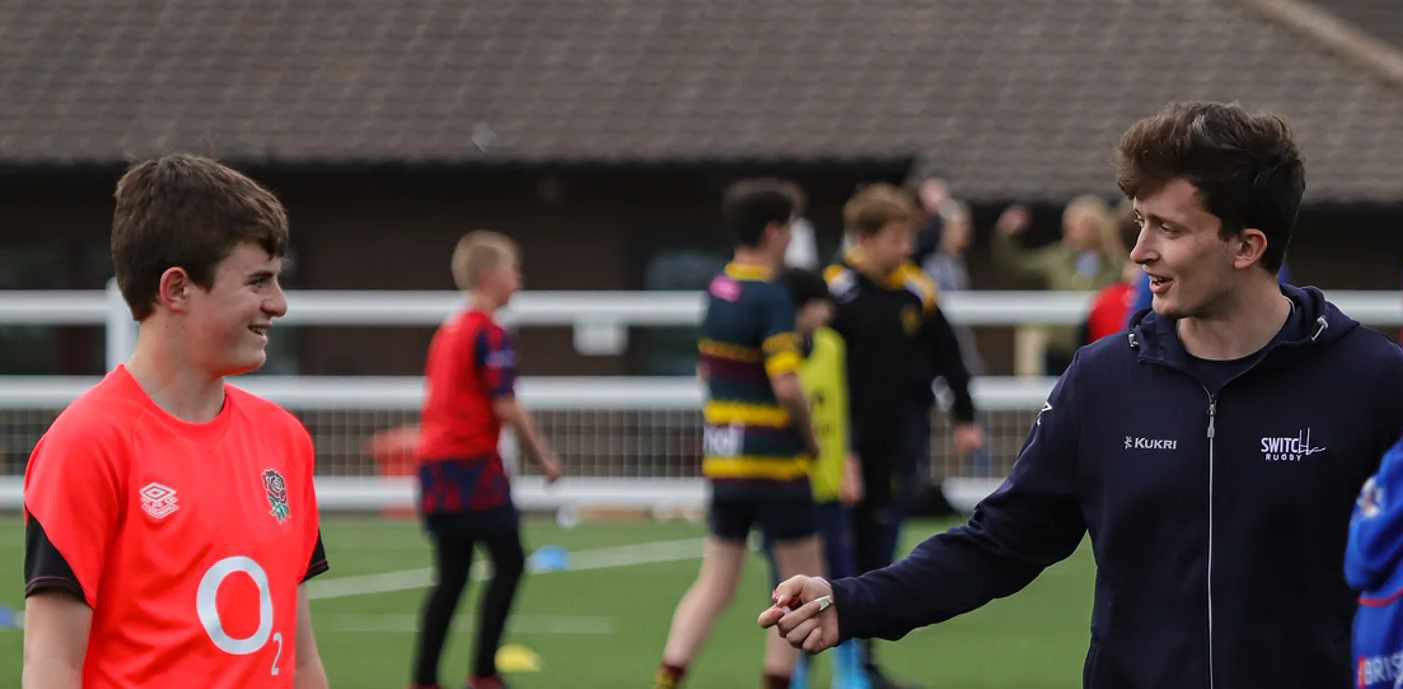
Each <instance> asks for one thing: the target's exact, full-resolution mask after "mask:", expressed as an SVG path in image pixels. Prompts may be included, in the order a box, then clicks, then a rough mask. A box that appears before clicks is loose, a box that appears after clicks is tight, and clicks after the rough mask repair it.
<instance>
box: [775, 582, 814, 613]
mask: <svg viewBox="0 0 1403 689" xmlns="http://www.w3.org/2000/svg"><path fill="white" fill-rule="evenodd" d="M807 581H808V577H806V576H804V575H802V574H800V575H797V576H793V577H790V578H788V579H785V580H784V581H782V582H780V585H779V586H776V587H775V590H774V592H773V593H771V594H770V600H771V601H774V604H775V607H776V608H792V607H794V604H795V603H797V602H799V601H801V600H803V598H801V596H802V595H803V593H804V583H805V582H807Z"/></svg>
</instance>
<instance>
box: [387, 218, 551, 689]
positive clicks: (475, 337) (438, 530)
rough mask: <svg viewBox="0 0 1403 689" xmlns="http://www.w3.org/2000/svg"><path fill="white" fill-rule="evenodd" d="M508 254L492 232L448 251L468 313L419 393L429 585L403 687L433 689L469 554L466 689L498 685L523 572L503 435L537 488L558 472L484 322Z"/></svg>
mask: <svg viewBox="0 0 1403 689" xmlns="http://www.w3.org/2000/svg"><path fill="white" fill-rule="evenodd" d="M519 266H520V262H519V260H518V252H517V249H516V244H515V243H514V242H512V240H510V239H508V238H507V237H505V236H503V235H501V234H498V233H496V232H487V231H481V230H480V231H476V232H470V233H468V234H467V235H466V236H464V237H463V238H462V239H461V240H459V242H458V246H457V248H456V249H455V250H454V252H453V259H452V268H453V280H454V282H455V283H457V285H458V288H459V289H462V290H463V291H464V292H466V293H467V295H468V308H467V309H466V310H464V311H463V312H461V313H459V314H457V315H456V316H454V317H452V318H451V319H449V320H448V322H446V323H444V324H443V326H442V327H440V328H439V330H438V332H437V333H436V334H435V335H434V339H433V342H432V343H431V344H430V345H429V354H428V364H427V367H426V368H427V370H426V375H425V380H426V384H427V387H428V391H427V396H426V398H425V400H424V412H423V415H422V418H421V421H420V423H421V430H420V441H419V457H420V465H419V496H420V503H419V508H420V512H421V513H422V515H423V519H424V526H425V528H426V530H427V531H428V533H429V538H430V540H431V541H432V542H433V548H434V570H435V577H434V580H435V582H436V583H435V584H434V586H433V588H431V589H430V590H429V593H428V596H427V597H426V598H425V599H424V608H423V611H422V614H421V616H420V626H419V639H418V645H417V647H416V649H415V656H414V669H413V673H414V677H413V682H414V684H413V686H414V687H416V688H428V687H437V686H438V665H439V657H440V655H441V654H442V652H443V643H444V640H445V638H446V637H447V635H448V627H449V623H450V622H452V620H453V612H454V609H455V608H457V606H458V600H459V599H460V598H461V597H462V595H463V590H464V588H465V587H466V586H467V583H468V572H469V570H470V569H471V568H472V558H473V547H474V546H475V545H479V544H480V545H482V546H483V547H484V548H486V549H487V552H488V554H489V555H490V556H491V557H492V581H491V582H490V583H489V584H488V585H487V590H486V592H485V593H484V594H483V597H482V604H481V606H480V608H479V619H478V631H477V636H476V638H475V639H474V652H473V666H472V677H471V679H470V680H469V682H468V687H469V688H470V689H498V688H500V687H503V686H506V685H505V683H504V682H503V681H502V678H501V676H500V675H499V674H498V673H497V664H496V657H497V646H498V645H499V644H500V643H501V640H502V629H503V628H504V627H505V626H506V622H507V614H508V613H509V612H510V610H511V604H512V598H513V597H514V596H515V595H516V588H517V584H518V583H520V581H521V574H522V571H523V569H524V568H525V555H524V553H523V552H522V547H521V535H520V532H519V529H518V516H517V512H516V507H515V506H514V505H513V504H512V497H511V485H510V483H509V482H508V480H507V474H506V471H505V470H504V469H503V467H502V457H501V455H499V454H498V453H497V443H498V440H499V438H500V436H501V431H502V425H503V424H505V425H508V426H511V427H512V428H513V429H514V430H515V431H516V432H517V435H518V437H519V438H520V439H521V440H522V441H524V442H525V444H526V448H527V450H528V451H529V453H530V455H531V456H532V457H533V458H535V460H536V462H537V463H538V464H539V465H540V468H541V473H543V474H544V475H545V478H546V481H547V482H550V483H554V482H555V481H556V480H557V479H559V478H560V474H561V468H560V461H559V460H558V459H556V456H555V453H554V452H552V451H551V448H550V446H549V445H547V443H546V441H545V439H544V438H543V437H542V436H541V434H540V432H539V431H538V430H537V429H536V425H535V423H534V422H533V421H532V420H531V417H530V416H529V415H528V414H527V413H526V412H525V410H523V409H522V408H521V405H520V403H518V402H517V400H516V396H515V393H514V387H513V386H514V384H515V380H516V351H515V349H513V347H512V342H511V337H510V336H509V335H508V334H507V333H506V331H504V330H503V329H502V326H500V325H498V324H497V322H496V321H495V320H493V314H495V313H496V312H497V310H498V309H500V308H502V307H503V306H506V304H507V302H508V301H509V300H511V297H512V294H514V293H515V292H516V291H517V289H518V288H520V286H521V271H520V267H519Z"/></svg>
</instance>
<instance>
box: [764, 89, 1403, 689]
mask: <svg viewBox="0 0 1403 689" xmlns="http://www.w3.org/2000/svg"><path fill="white" fill-rule="evenodd" d="M1117 163H1118V178H1119V179H1118V181H1119V184H1120V187H1121V189H1122V191H1124V192H1125V194H1126V195H1127V196H1128V197H1129V198H1131V199H1132V200H1133V202H1134V206H1135V215H1136V219H1137V220H1138V222H1139V224H1140V234H1139V238H1138V241H1137V243H1136V246H1135V249H1134V251H1133V252H1132V253H1131V258H1132V259H1133V260H1134V261H1135V262H1136V263H1138V264H1139V265H1140V266H1142V267H1143V269H1144V271H1145V272H1146V273H1148V274H1149V276H1150V279H1151V283H1152V288H1153V292H1154V302H1153V308H1152V309H1151V310H1150V311H1147V312H1145V313H1143V314H1141V315H1140V316H1138V317H1137V319H1136V320H1135V322H1134V324H1133V327H1132V328H1131V330H1130V331H1129V332H1127V333H1124V334H1122V335H1121V336H1119V337H1110V338H1105V339H1103V340H1101V341H1100V342H1097V343H1096V344H1093V345H1090V346H1088V347H1085V348H1083V349H1082V350H1081V351H1079V352H1078V353H1077V356H1076V358H1075V359H1074V361H1073V363H1072V365H1071V367H1070V368H1069V369H1068V370H1067V372H1066V373H1065V374H1064V375H1063V376H1062V378H1061V379H1060V380H1059V381H1058V383H1057V386H1056V387H1055V388H1054V389H1053V391H1052V396H1051V397H1050V398H1049V399H1048V401H1047V404H1045V405H1044V406H1043V410H1042V412H1041V413H1040V414H1039V415H1038V418H1037V421H1036V422H1035V423H1034V425H1033V428H1032V430H1031V432H1030V433H1029V435H1028V439H1027V441H1026V442H1025V444H1024V446H1023V449H1022V451H1021V452H1020V454H1019V456H1018V459H1017V460H1016V462H1015V463H1014V465H1013V470H1012V473H1011V475H1010V476H1009V478H1008V480H1007V481H1005V482H1004V484H1003V485H1002V486H1001V487H1000V488H999V489H998V490H996V491H995V492H994V493H993V494H992V495H990V496H989V497H988V498H986V499H985V500H984V501H983V502H981V503H980V504H979V506H978V507H977V508H976V509H975V512H974V515H973V517H971V519H970V521H969V523H968V524H966V525H964V526H962V527H959V528H956V529H953V530H951V531H949V532H947V533H944V534H940V535H938V536H935V537H933V538H931V539H930V540H927V541H926V542H925V543H922V544H921V545H920V546H918V547H917V548H916V550H915V551H914V552H912V553H911V555H910V556H909V557H907V558H906V559H904V560H902V561H900V562H897V563H896V564H893V565H891V566H890V567H887V568H885V569H881V570H877V571H875V572H871V573H868V574H865V575H863V576H860V577H856V578H850V579H839V580H836V581H833V582H831V583H830V582H828V581H826V580H824V579H821V578H817V577H795V578H793V579H790V580H788V581H786V582H784V583H783V584H781V585H780V587H779V588H777V589H776V590H775V605H774V606H773V607H771V608H769V609H767V610H766V611H765V612H763V613H762V614H761V616H760V620H759V621H760V623H761V625H762V626H766V627H769V626H778V627H779V631H780V633H781V634H782V635H784V636H785V637H786V638H787V639H788V640H789V641H790V643H793V644H795V645H796V646H800V647H802V648H804V649H805V650H808V651H818V650H821V649H823V648H827V647H829V646H832V645H833V644H835V643H837V642H838V641H840V640H842V639H847V638H850V637H879V638H885V639H897V638H900V637H901V636H903V635H905V634H906V633H907V632H909V631H911V630H912V629H915V628H917V627H921V626H924V625H928V624H932V623H935V622H940V621H942V620H945V619H948V618H950V617H953V616H955V615H958V614H960V613H963V612H966V611H969V610H973V609H974V608H977V607H979V606H981V605H983V604H984V603H987V602H989V601H990V600H992V599H994V598H999V597H1002V596H1007V595H1010V594H1012V593H1014V592H1016V591H1018V590H1019V589H1021V588H1023V587H1024V586H1026V585H1027V584H1028V583H1029V582H1031V581H1032V580H1033V579H1034V578H1035V577H1036V576H1037V575H1038V573H1039V572H1041V571H1042V570H1043V568H1045V567H1047V566H1048V565H1051V564H1053V563H1055V562H1057V561H1059V560H1061V559H1063V558H1065V557H1067V556H1068V555H1070V554H1071V553H1072V552H1073V551H1074V550H1075V549H1076V547H1077V544H1078V543H1079V542H1080V541H1081V538H1082V534H1083V533H1084V532H1090V534H1091V543H1092V548H1093V552H1094V553H1095V557H1096V564H1097V574H1096V594H1095V604H1094V608H1093V612H1092V620H1091V645H1090V649H1089V650H1088V652H1087V656H1086V663H1085V670H1084V672H1083V684H1084V685H1085V686H1086V687H1102V688H1105V687H1114V688H1115V689H1126V688H1137V689H1138V688H1141V687H1174V688H1175V689H1182V688H1184V687H1194V688H1198V687H1202V688H1207V689H1229V688H1232V689H1247V688H1252V687H1341V688H1343V687H1346V686H1351V685H1352V679H1353V676H1352V668H1351V667H1350V638H1349V634H1350V623H1351V619H1352V616H1353V613H1354V609H1355V601H1354V595H1353V593H1352V592H1351V591H1350V589H1349V588H1348V586H1347V585H1346V583H1345V581H1344V577H1343V575H1342V561H1343V557H1344V549H1345V538H1346V534H1347V532H1348V531H1347V529H1348V522H1349V517H1350V511H1351V507H1352V506H1353V503H1354V498H1355V495H1356V494H1357V493H1358V491H1359V487H1360V485H1362V484H1363V482H1364V480H1365V479H1366V478H1367V477H1368V476H1369V475H1370V474H1372V473H1373V472H1374V470H1375V468H1376V467H1377V465H1378V461H1379V457H1381V456H1382V455H1383V454H1384V452H1385V451H1386V450H1387V449H1388V448H1389V446H1390V445H1392V444H1393V441H1394V440H1396V439H1397V438H1398V436H1399V433H1400V431H1401V430H1403V395H1400V394H1399V393H1400V392H1403V352H1400V350H1399V348H1398V347H1397V346H1396V345H1394V344H1393V343H1391V342H1389V341H1388V340H1387V339H1385V338H1384V337H1383V336H1382V335H1379V334H1378V333H1375V332H1373V331H1370V330H1367V329H1365V328H1362V327H1360V326H1359V324H1358V323H1356V322H1355V321H1353V320H1351V319H1350V318H1349V317H1347V316H1346V315H1344V314H1343V313H1341V312H1340V311H1339V310H1338V309H1336V308H1335V307H1334V306H1333V305H1332V304H1330V303H1329V302H1327V301H1326V300H1325V298H1324V296H1323V295H1322V294H1321V293H1320V292H1319V291H1317V290H1314V289H1296V288H1292V287H1282V286H1278V284H1277V281H1276V277H1275V274H1276V271H1277V270H1278V269H1279V268H1280V266H1281V263H1282V261H1283V259H1284V258H1285V254H1286V248H1287V246H1288V244H1289V242H1290V235H1291V229H1292V227H1293V226H1294V224H1295V220H1296V215H1297V209H1298V208H1299V205H1300V199H1301V195H1302V192H1303V191H1304V188H1305V175H1304V166H1303V164H1302V162H1301V159H1300V156H1299V154H1298V152H1297V149H1296V146H1295V144H1294V143H1293V142H1292V140H1291V136H1290V132H1289V130H1288V129H1287V127H1286V125H1285V123H1284V122H1283V121H1282V120H1281V118H1279V117H1276V116H1274V115H1269V114H1251V113H1248V112H1246V111H1244V110H1243V109H1242V108H1241V107H1239V106H1237V105H1223V104H1216V103H1185V104H1173V105H1170V106H1168V107H1167V108H1166V109H1165V110H1163V111H1161V112H1160V113H1158V114H1156V115H1153V116H1151V117H1149V118H1146V119H1144V120H1141V121H1140V122H1138V123H1136V124H1135V125H1134V126H1133V127H1131V128H1130V130H1129V131H1127V132H1126V134H1125V135H1124V137H1123V138H1122V140H1121V142H1120V146H1119V150H1118V161H1117Z"/></svg>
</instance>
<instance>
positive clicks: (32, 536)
mask: <svg viewBox="0 0 1403 689" xmlns="http://www.w3.org/2000/svg"><path fill="white" fill-rule="evenodd" d="M44 591H63V592H65V593H70V594H73V596H74V597H76V598H78V599H79V600H83V587H82V585H81V584H79V583H78V576H77V575H76V574H74V573H73V568H72V567H69V566H68V561H67V560H65V559H64V558H63V553H60V552H59V551H58V548H56V547H54V544H53V542H51V541H50V540H49V536H48V534H45V533H44V526H43V525H42V524H40V523H39V520H38V519H35V518H33V517H30V518H29V519H28V520H26V522H25V525H24V595H25V597H29V596H32V595H34V594H36V593H41V592H44Z"/></svg>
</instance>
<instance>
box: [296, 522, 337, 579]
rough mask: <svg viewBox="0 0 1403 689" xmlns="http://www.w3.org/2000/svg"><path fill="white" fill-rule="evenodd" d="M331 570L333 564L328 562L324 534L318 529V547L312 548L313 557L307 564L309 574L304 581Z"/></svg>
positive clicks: (304, 577)
mask: <svg viewBox="0 0 1403 689" xmlns="http://www.w3.org/2000/svg"><path fill="white" fill-rule="evenodd" d="M329 569H331V564H330V563H328V562H327V561H326V548H325V547H324V546H323V545H322V533H321V530H320V529H318V530H317V545H316V546H314V547H313V548H312V557H311V560H310V561H309V562H308V563H307V573H306V574H305V575H304V576H303V577H302V581H304V582H305V581H307V580H308V579H311V578H312V577H315V576H317V575H318V574H322V573H324V572H326V571H327V570H329Z"/></svg>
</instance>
